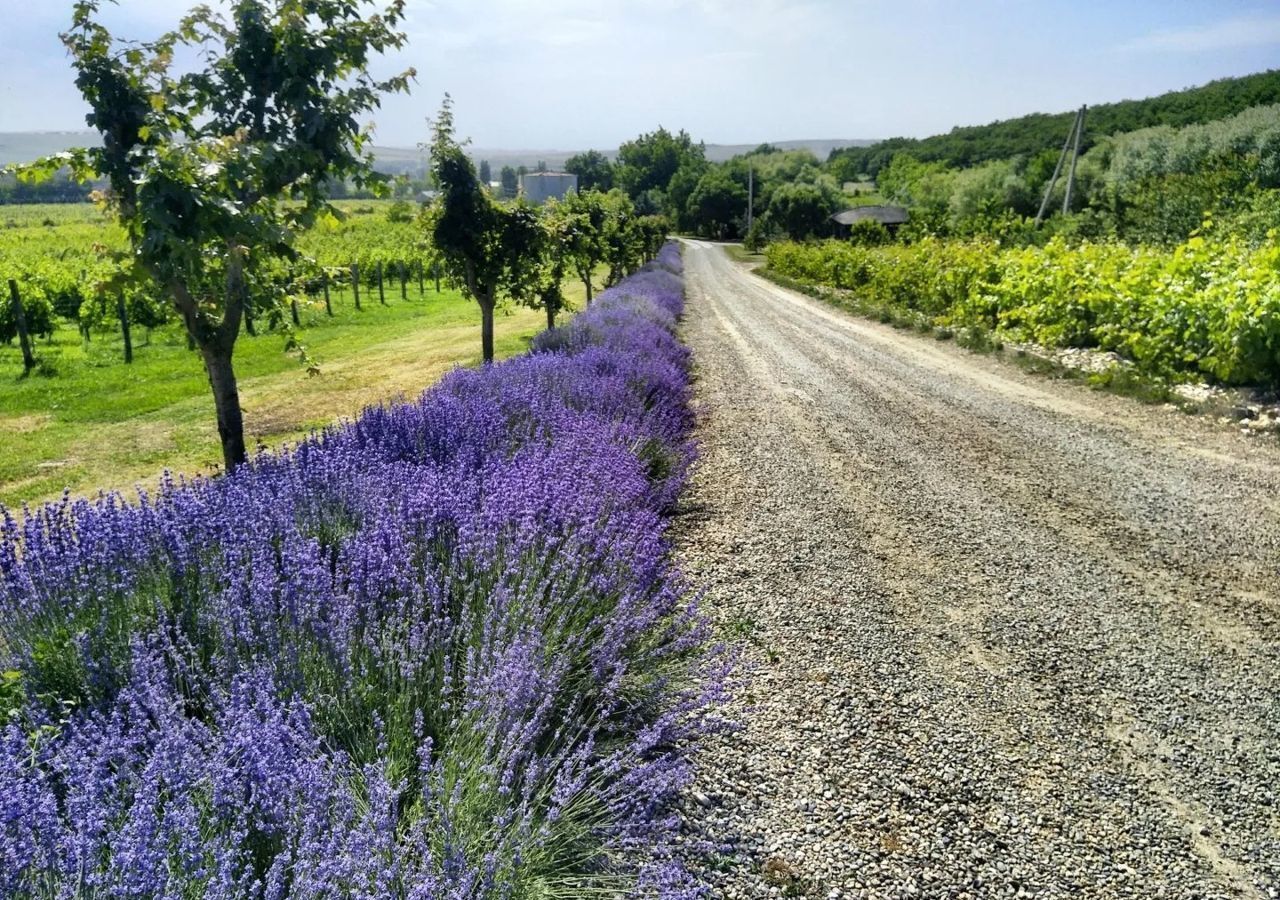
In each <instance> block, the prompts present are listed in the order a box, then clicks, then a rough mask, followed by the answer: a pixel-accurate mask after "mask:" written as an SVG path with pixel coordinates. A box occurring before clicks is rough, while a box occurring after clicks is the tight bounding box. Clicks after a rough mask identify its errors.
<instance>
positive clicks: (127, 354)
mask: <svg viewBox="0 0 1280 900" xmlns="http://www.w3.org/2000/svg"><path fill="white" fill-rule="evenodd" d="M116 315H117V316H118V317H119V318H120V335H121V337H123V338H124V361H125V362H126V363H132V362H133V337H132V336H131V335H130V334H129V310H128V309H126V308H125V305H124V294H116Z"/></svg>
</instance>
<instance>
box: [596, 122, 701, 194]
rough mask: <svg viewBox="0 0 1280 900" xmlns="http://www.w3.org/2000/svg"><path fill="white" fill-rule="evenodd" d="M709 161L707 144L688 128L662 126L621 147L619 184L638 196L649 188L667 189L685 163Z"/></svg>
mask: <svg viewBox="0 0 1280 900" xmlns="http://www.w3.org/2000/svg"><path fill="white" fill-rule="evenodd" d="M705 161H706V152H705V148H704V147H703V145H702V144H701V143H698V144H695V143H694V142H693V138H691V137H689V135H688V134H687V133H686V132H684V131H681V132H680V133H679V134H672V133H671V132H669V131H667V130H666V129H665V128H659V129H658V130H657V131H654V132H652V133H650V134H642V135H640V136H639V137H638V138H636V139H635V140H632V141H627V143H625V144H623V145H622V146H621V147H620V148H619V149H618V168H617V173H616V175H617V182H618V186H619V187H621V188H622V189H623V190H624V191H626V192H627V194H628V195H629V196H630V197H631V199H632V200H638V199H639V197H640V195H641V194H644V193H645V192H646V191H650V190H658V191H663V192H665V191H666V190H667V188H668V186H669V185H670V184H671V179H672V178H674V177H675V174H676V172H677V171H679V170H680V168H681V167H682V166H685V167H693V168H697V167H699V166H700V165H701V164H703V163H705Z"/></svg>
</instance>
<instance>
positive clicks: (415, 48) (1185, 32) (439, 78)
mask: <svg viewBox="0 0 1280 900" xmlns="http://www.w3.org/2000/svg"><path fill="white" fill-rule="evenodd" d="M70 5H71V4H70V2H69V0H0V60H3V64H2V65H0V131H26V130H69V129H76V128H82V127H84V126H83V115H84V110H83V107H82V104H81V102H80V100H79V97H78V95H77V94H76V91H75V87H74V85H73V82H72V78H73V76H72V73H71V71H70V68H69V66H68V62H67V59H66V55H65V52H64V51H63V49H62V47H61V45H60V44H59V42H58V39H57V32H58V31H59V30H60V29H62V28H64V27H65V26H66V24H67V20H68V18H69V14H70V12H69V11H70ZM188 5H190V4H189V3H188V2H186V0H120V3H119V5H118V6H117V7H116V8H114V9H111V10H110V11H109V18H110V21H111V23H112V24H113V25H114V26H116V27H117V29H118V32H119V33H120V34H122V35H129V36H134V37H143V36H149V35H153V34H155V33H157V32H158V31H159V30H161V29H163V28H164V27H166V26H168V25H171V24H172V23H173V21H174V20H175V19H176V17H177V16H178V15H179V11H180V10H183V9H185V8H186V7H187V6H188ZM409 9H410V17H409V22H408V26H407V30H408V31H409V33H410V42H409V46H408V48H407V49H406V50H405V51H404V52H403V53H402V54H400V55H399V56H398V57H397V58H395V59H390V60H387V61H385V62H384V63H382V64H380V68H382V69H383V70H385V71H391V70H392V69H397V70H398V69H401V68H405V67H407V66H414V67H415V68H417V70H418V83H417V85H416V88H415V90H414V93H413V95H412V96H411V97H409V98H395V99H393V100H392V101H391V102H389V103H388V104H387V105H386V106H385V107H384V109H383V110H382V112H381V113H380V114H379V115H378V116H377V122H376V124H377V142H378V143H380V144H388V145H397V146H411V145H413V144H415V143H416V142H418V141H420V140H422V139H424V135H425V132H426V128H425V124H424V120H425V118H426V117H427V116H429V115H431V114H432V112H433V111H434V110H435V109H436V108H437V107H438V106H439V102H440V98H441V96H442V95H443V93H444V92H445V91H449V92H450V93H451V94H452V95H453V97H454V100H455V103H456V118H457V124H458V130H459V132H460V133H461V134H462V135H464V136H469V137H470V138H472V140H473V142H474V143H475V144H476V145H477V146H479V147H504V148H511V149H517V148H519V149H524V148H540V149H579V148H585V147H600V148H611V147H615V146H617V144H618V143H619V142H620V141H623V140H626V139H627V138H630V137H633V136H635V135H636V134H638V133H639V132H641V131H648V130H652V129H653V128H654V127H656V126H657V125H659V124H662V125H665V126H666V127H668V128H671V129H677V128H685V129H687V130H688V131H690V132H691V133H692V134H693V135H694V136H695V137H697V138H699V139H703V140H706V141H707V142H708V143H755V142H759V141H765V140H788V139H800V138H874V137H889V136H893V135H899V134H907V135H925V134H932V133H935V132H938V131H945V130H947V129H949V128H950V127H951V126H952V125H956V124H977V123H983V122H988V121H991V120H993V119H997V118H1007V117H1009V116H1014V115H1019V114H1021V113H1025V112H1032V111H1046V112H1056V111H1060V110H1065V109H1070V108H1073V107H1075V106H1078V105H1079V104H1080V103H1085V102H1088V103H1096V102H1103V101H1108V100H1118V99H1123V98H1126V97H1142V96H1149V95H1152V94H1157V93H1161V92H1163V91H1167V90H1172V89H1176V88H1181V87H1187V86H1191V85H1194V84H1200V83H1202V82H1205V81H1208V80H1210V79H1213V78H1220V77H1223V76H1228V75H1242V74H1246V73H1249V72H1256V71H1261V70H1263V69H1267V68H1276V67H1280V4H1278V3H1276V2H1274V0H1271V2H1257V0H1255V2H1232V0H1216V2H1180V0H1162V2H1149V0H1139V2H1123V0H1114V2H1110V3H1107V2H1096V0H1075V2H1059V0H1043V2H1033V0H1021V2H1015V0H794V2H784V0H614V2H610V0H542V2H537V3H528V2H517V0H488V2H484V3H473V2H466V0H409Z"/></svg>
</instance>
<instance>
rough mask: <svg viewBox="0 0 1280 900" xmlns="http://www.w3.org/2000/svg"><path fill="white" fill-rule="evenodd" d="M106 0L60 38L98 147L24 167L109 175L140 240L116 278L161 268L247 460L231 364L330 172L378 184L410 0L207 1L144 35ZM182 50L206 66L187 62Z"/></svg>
mask: <svg viewBox="0 0 1280 900" xmlns="http://www.w3.org/2000/svg"><path fill="white" fill-rule="evenodd" d="M100 7H101V0H80V2H78V3H76V4H75V8H74V16H73V21H72V27H71V29H70V30H69V31H68V32H66V33H65V34H63V35H62V40H63V43H64V44H65V45H66V46H67V49H68V50H69V51H70V54H71V60H72V65H73V67H74V68H75V70H76V86H77V87H78V88H79V89H80V92H81V94H82V95H83V96H84V98H85V100H86V101H87V102H88V105H89V108H90V113H89V115H88V117H87V120H86V121H87V122H88V124H89V126H90V127H91V128H93V129H95V130H97V131H98V132H99V133H100V134H101V135H102V146H101V147H99V148H93V149H87V150H77V151H72V152H69V153H60V154H57V155H56V156H53V157H50V158H48V159H45V160H41V161H40V162H38V163H35V164H32V165H30V166H27V167H24V168H23V169H22V173H21V174H22V175H23V176H24V177H26V178H33V179H39V178H41V177H48V176H52V175H53V174H54V173H56V172H57V171H58V170H59V169H61V168H63V167H70V168H71V170H72V172H73V173H74V174H75V175H76V176H77V177H78V178H81V179H89V178H95V177H99V178H104V179H106V181H107V182H108V184H109V189H108V190H107V191H106V192H105V194H104V195H102V196H101V198H100V199H101V200H102V201H103V202H104V203H105V204H106V206H107V207H108V208H109V209H110V210H111V212H112V213H114V215H115V216H116V218H117V219H118V220H119V222H120V224H121V225H122V226H123V227H124V229H125V231H126V232H127V233H128V235H129V240H130V245H131V250H130V252H129V253H128V254H127V255H126V256H125V257H124V258H123V259H122V268H123V275H122V277H121V282H122V283H121V284H119V285H117V286H116V287H123V286H124V282H128V283H132V284H135V285H138V284H147V283H149V284H151V285H152V286H153V287H154V288H156V289H158V291H159V292H160V293H161V294H162V295H163V296H165V297H166V298H167V299H168V301H169V302H170V303H172V304H173V307H174V309H175V310H176V311H177V313H178V315H179V316H180V317H181V319H182V321H183V323H184V324H185V325H186V329H187V332H188V334H189V335H190V336H191V339H192V340H193V341H194V343H195V345H196V347H197V348H198V349H199V352H200V355H201V358H202V359H203V361H204V366H205V370H206V372H207V374H208V377H209V384H210V387H211V388H212V390H213V397H214V405H215V407H216V409H217V416H218V435H219V438H220V439H221V442H222V456H223V464H224V466H225V468H226V470H228V471H230V470H232V469H234V468H235V467H236V466H238V465H240V464H241V463H243V462H244V461H245V459H246V451H245V441H244V423H243V418H242V415H241V411H240V394H239V389H238V386H237V383H236V375H235V370H234V368H233V366H232V353H233V351H234V349H235V342H236V337H237V335H238V334H239V331H240V325H241V320H242V319H243V318H244V317H245V316H246V314H251V313H252V312H253V311H254V308H255V307H256V308H257V309H258V310H259V311H260V312H266V313H268V314H269V313H270V310H271V309H275V310H276V311H277V312H278V311H279V309H280V302H281V300H282V299H283V298H282V296H281V295H280V293H279V292H278V291H276V290H274V289H272V288H271V285H272V284H273V283H274V281H273V277H272V274H273V273H271V271H270V269H271V267H272V263H273V262H276V261H279V260H282V259H290V258H293V257H295V256H296V255H297V251H296V250H295V249H294V238H295V236H296V234H297V233H298V231H299V230H300V229H303V228H306V227H307V226H309V225H311V224H312V223H313V222H314V221H315V220H316V219H317V217H318V216H320V215H321V214H323V213H325V212H327V211H328V210H329V209H330V206H329V187H330V185H332V184H335V183H341V182H343V181H344V180H346V179H351V180H352V181H353V182H354V183H355V184H356V185H357V186H365V185H367V184H370V183H373V176H372V170H371V168H370V160H369V158H368V157H367V156H366V155H365V154H364V152H363V151H364V148H365V146H366V142H367V140H368V136H367V135H366V134H365V133H363V132H362V130H361V126H360V124H359V120H360V118H361V117H362V116H364V115H366V114H367V113H369V112H371V111H372V110H374V109H375V108H377V106H378V105H379V102H380V98H381V96H382V95H383V94H384V93H387V92H397V91H407V90H408V87H409V83H410V81H411V79H412V78H413V74H414V73H413V72H412V71H408V72H405V73H403V74H401V75H397V76H394V77H391V78H388V79H385V80H378V79H376V78H374V77H373V76H372V75H371V74H370V73H369V64H370V61H371V58H372V56H373V55H375V54H380V53H383V52H386V51H388V50H392V49H396V48H399V47H401V46H403V44H404V41H405V36H404V34H403V33H402V32H400V31H398V30H397V27H398V25H399V23H400V22H401V20H402V19H403V16H404V0H391V2H390V3H389V5H388V6H387V7H386V8H385V9H383V10H381V11H379V10H377V9H376V8H375V7H372V5H371V3H370V2H369V0H231V2H230V3H229V4H227V6H226V7H225V12H226V14H225V16H224V15H223V14H221V13H219V12H217V11H215V10H214V9H213V8H211V7H208V6H199V7H196V8H195V9H194V10H193V11H192V12H190V13H189V14H188V15H187V16H186V17H185V18H184V19H183V20H182V21H181V24H180V25H179V26H178V28H177V29H175V30H174V31H171V32H169V33H167V34H164V35H162V36H161V37H159V38H157V39H156V40H153V41H146V42H133V41H127V42H126V41H120V40H118V39H117V38H115V37H114V36H113V35H111V34H110V33H109V32H108V31H107V29H106V27H105V26H104V25H102V24H101V23H100V22H99V21H98V19H99V12H100ZM186 50H194V51H198V55H196V54H191V53H185V52H183V51H186ZM179 53H182V55H183V56H184V57H186V56H193V57H194V58H195V59H196V60H198V63H197V64H196V67H195V68H194V69H192V70H189V71H185V70H184V69H185V65H184V67H183V69H180V68H179V67H178V66H177V64H175V57H176V56H177V55H179ZM290 343H291V349H298V350H299V351H300V350H301V348H300V347H298V346H297V345H296V341H293V340H292V339H291V341H290Z"/></svg>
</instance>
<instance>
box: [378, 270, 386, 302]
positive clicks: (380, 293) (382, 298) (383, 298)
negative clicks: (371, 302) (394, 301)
mask: <svg viewBox="0 0 1280 900" xmlns="http://www.w3.org/2000/svg"><path fill="white" fill-rule="evenodd" d="M378 302H379V303H381V304H382V305H383V306H386V305H387V295H386V294H385V293H383V290H382V263H381V262H379V263H378Z"/></svg>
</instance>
